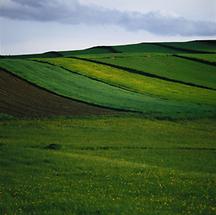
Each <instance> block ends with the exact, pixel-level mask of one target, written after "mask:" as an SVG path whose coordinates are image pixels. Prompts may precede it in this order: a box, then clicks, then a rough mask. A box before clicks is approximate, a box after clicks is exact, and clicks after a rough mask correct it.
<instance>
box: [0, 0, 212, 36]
mask: <svg viewBox="0 0 216 215" xmlns="http://www.w3.org/2000/svg"><path fill="white" fill-rule="evenodd" d="M0 16H1V17H4V18H9V19H17V20H34V21H40V22H58V23H64V24H65V23H67V24H86V25H116V26H120V27H123V28H125V29H127V30H128V31H138V30H144V31H147V32H150V33H153V34H156V35H181V36H214V35H216V23H214V22H207V21H192V20H187V19H185V18H183V17H179V16H176V15H172V14H164V13H161V12H158V11H155V12H149V13H145V14H143V13H140V12H121V11H118V10H112V9H106V8H102V7H99V6H95V5H83V4H81V3H80V2H79V1H78V0H37V1H35V0H2V1H1V3H0Z"/></svg>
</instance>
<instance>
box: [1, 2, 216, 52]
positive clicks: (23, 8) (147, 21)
mask: <svg viewBox="0 0 216 215" xmlns="http://www.w3.org/2000/svg"><path fill="white" fill-rule="evenodd" d="M215 38H216V0H115V1H110V0H0V54H6V55H11V54H26V53H41V52H46V51H51V50H52V51H55V50H76V49H83V48H88V47H92V46H97V45H117V44H130V43H139V42H158V41H188V40H196V39H215Z"/></svg>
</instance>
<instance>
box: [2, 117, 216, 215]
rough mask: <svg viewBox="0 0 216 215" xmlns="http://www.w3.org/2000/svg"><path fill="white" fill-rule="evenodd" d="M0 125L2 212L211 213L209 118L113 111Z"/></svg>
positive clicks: (215, 125)
mask: <svg viewBox="0 0 216 215" xmlns="http://www.w3.org/2000/svg"><path fill="white" fill-rule="evenodd" d="M0 125H1V126H0V129H1V144H0V154H1V156H0V166H1V174H0V193H1V201H0V208H1V209H0V210H1V211H0V212H1V214H17V215H18V214H20V215H25V214H26V215H29V214H41V215H45V214H46V215H47V214H50V215H51V214H52V215H54V214H56V215H57V214H68V215H69V214H70V215H71V214H80V215H81V214H127V215H129V214H134V215H136V214H197V215H198V214H203V215H204V214H214V213H215V210H216V208H215V195H216V189H215V170H216V169H215V167H216V160H215V150H216V148H215V147H216V145H215V141H214V140H215V138H216V135H215V133H214V130H215V129H216V123H215V121H213V120H194V121H176V122H174V121H173V122H172V121H166V120H154V119H146V118H143V117H142V116H122V117H117V116H116V117H98V118H97V117H90V118H74V119H45V120H9V121H5V120H3V121H1V123H0ZM128 125H130V126H128Z"/></svg>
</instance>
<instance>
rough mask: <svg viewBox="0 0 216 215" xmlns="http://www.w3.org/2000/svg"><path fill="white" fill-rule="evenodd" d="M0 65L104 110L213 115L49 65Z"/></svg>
mask: <svg viewBox="0 0 216 215" xmlns="http://www.w3.org/2000/svg"><path fill="white" fill-rule="evenodd" d="M1 66H4V67H5V68H7V69H8V70H10V71H11V72H13V73H15V74H17V75H19V76H21V77H22V78H24V79H27V80H28V81H30V82H33V83H35V84H36V85H39V86H41V87H43V88H46V89H48V90H51V91H53V92H56V93H58V94H60V95H64V96H66V97H70V98H73V99H74V98H75V99H78V100H81V101H85V102H89V103H93V104H97V105H100V106H104V107H110V108H114V109H120V110H121V109H122V110H126V111H135V112H142V113H144V114H148V115H150V116H155V117H170V118H188V117H189V118H190V117H192V118H193V117H204V116H212V117H213V116H215V109H214V108H212V107H209V106H205V105H195V104H192V103H183V102H173V101H169V100H163V99H160V98H154V97H151V96H145V95H141V94H138V93H132V92H130V91H126V90H122V89H119V88H117V87H112V86H109V85H107V84H104V83H100V82H98V81H94V80H91V79H88V78H86V77H83V76H81V75H77V74H73V73H71V72H68V71H66V70H64V69H62V68H59V67H55V66H51V65H48V64H47V65H45V64H43V63H38V62H34V61H28V60H2V61H1Z"/></svg>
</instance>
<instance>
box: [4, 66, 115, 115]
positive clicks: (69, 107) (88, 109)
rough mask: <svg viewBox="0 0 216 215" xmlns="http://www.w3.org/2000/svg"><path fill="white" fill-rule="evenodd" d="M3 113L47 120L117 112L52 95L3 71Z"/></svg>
mask: <svg viewBox="0 0 216 215" xmlns="http://www.w3.org/2000/svg"><path fill="white" fill-rule="evenodd" d="M0 113H6V114H9V115H13V116H18V117H43V116H45V117H47V116H57V115H58V116H65V115H67V116H72V115H93V114H94V115H104V114H113V113H117V112H115V111H112V110H109V109H105V108H100V107H96V106H93V105H88V104H85V103H82V102H78V101H73V100H71V99H67V98H64V97H61V96H58V95H55V94H52V93H50V92H47V91H46V90H43V89H40V88H38V87H36V86H33V85H31V84H30V83H28V82H26V81H24V80H21V79H19V78H18V77H16V76H14V75H12V74H9V73H7V72H6V71H3V70H0Z"/></svg>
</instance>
